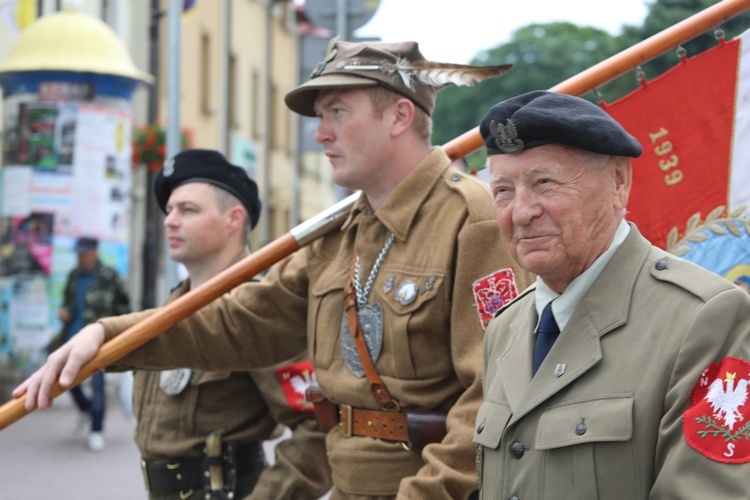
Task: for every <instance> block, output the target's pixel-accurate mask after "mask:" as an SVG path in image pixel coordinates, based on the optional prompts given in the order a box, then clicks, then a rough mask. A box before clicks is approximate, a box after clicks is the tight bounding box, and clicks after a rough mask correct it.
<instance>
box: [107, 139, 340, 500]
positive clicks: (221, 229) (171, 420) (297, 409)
mask: <svg viewBox="0 0 750 500" xmlns="http://www.w3.org/2000/svg"><path fill="white" fill-rule="evenodd" d="M154 195H155V196H156V201H157V203H158V205H159V207H160V208H161V210H162V211H163V212H164V213H165V214H166V218H165V220H164V227H165V233H166V238H167V244H168V246H169V255H170V257H171V258H172V259H173V260H175V261H176V262H181V263H182V264H184V265H185V267H186V269H187V271H188V275H189V276H188V278H187V279H185V280H184V281H183V282H181V283H180V284H178V285H177V286H176V287H175V288H174V289H173V291H172V293H171V296H170V297H169V299H168V301H167V302H168V303H169V302H172V301H174V300H176V299H178V298H179V297H182V296H183V295H185V294H186V293H188V292H189V291H190V290H192V289H194V288H197V287H199V286H200V285H202V284H203V283H205V282H206V281H208V280H209V279H211V278H212V277H213V276H215V275H216V274H218V273H219V272H221V271H223V270H224V269H226V268H227V267H229V266H231V265H232V264H235V263H236V262H238V261H239V260H241V259H243V258H244V257H246V256H247V255H248V254H249V251H248V246H247V245H248V237H249V235H250V231H251V230H252V229H253V228H254V227H255V225H256V224H257V223H258V218H259V217H260V211H261V202H260V200H259V198H258V187H257V185H256V183H255V181H253V180H252V179H251V178H250V177H248V175H247V172H246V171H245V170H244V169H242V168H240V167H238V166H235V165H232V164H231V163H229V162H228V161H227V160H226V158H225V157H224V155H222V154H221V153H219V152H218V151H214V150H209V149H189V150H187V151H183V152H181V153H179V154H177V155H176V156H175V157H174V158H172V159H171V160H169V161H167V162H166V163H165V165H164V167H163V168H162V169H161V170H160V171H159V173H158V175H157V176H156V180H155V182H154ZM303 354H304V353H303ZM298 358H299V357H298ZM303 362H304V360H303V359H301V358H299V359H292V360H289V361H287V362H286V363H284V364H282V365H278V366H274V367H271V368H268V369H263V370H255V371H252V372H248V371H227V370H221V371H211V372H207V371H199V370H190V369H187V368H177V369H173V370H165V371H153V370H137V368H142V366H141V365H140V364H139V363H138V362H137V361H134V360H132V359H130V360H126V361H124V362H119V363H118V362H115V363H114V364H113V365H111V366H110V367H109V369H110V370H126V369H132V368H136V371H135V377H134V385H133V395H134V412H135V415H136V417H137V420H138V424H137V426H136V430H135V441H136V444H137V445H138V449H139V450H140V453H141V467H142V469H143V475H144V479H145V483H146V489H147V491H148V495H149V498H150V499H151V500H185V499H188V498H196V499H203V498H206V495H224V496H222V497H221V498H229V497H228V496H226V495H229V493H231V494H232V495H233V497H234V498H249V499H258V500H260V499H264V500H268V499H279V500H281V499H287V498H298V499H301V500H303V499H309V500H315V499H317V498H319V497H320V496H321V495H323V494H325V493H326V492H327V491H328V490H329V489H330V487H331V478H330V476H331V471H330V467H329V466H328V461H327V460H326V456H325V433H323V432H321V431H320V430H318V429H317V425H316V422H315V418H314V417H313V416H312V415H311V413H310V411H309V408H305V407H304V406H301V405H298V404H296V401H294V400H291V401H289V400H287V397H286V396H285V393H286V391H285V388H284V387H283V385H284V384H286V385H289V379H286V380H282V379H281V378H280V377H279V373H282V372H289V373H292V372H291V371H290V369H292V368H293V367H294V366H296V365H298V364H301V363H303ZM307 365H309V361H308V362H306V365H301V366H307ZM309 369H310V370H311V367H310V368H309ZM278 423H281V424H283V425H284V426H286V427H288V428H291V429H293V432H292V434H291V437H289V439H286V440H284V441H283V442H281V443H280V444H279V445H278V446H277V448H276V460H275V462H274V464H273V466H272V467H270V468H267V465H266V460H265V453H264V451H263V441H264V440H268V439H270V438H272V437H275V434H274V433H275V431H276V428H277V425H278ZM217 431H220V432H221V436H220V438H219V437H218V436H216V435H215V433H216V432H217ZM218 439H220V440H221V442H222V448H223V454H222V459H221V460H219V461H218V464H219V467H220V468H221V469H223V470H222V474H225V475H226V477H231V479H230V480H229V481H226V482H224V483H223V484H222V486H221V488H220V491H218V492H217V491H213V490H212V487H211V485H210V484H209V483H208V482H207V481H206V475H205V473H206V471H207V464H208V461H209V458H208V456H207V449H208V447H207V441H210V440H218ZM231 470H234V471H236V474H234V475H233V476H230V474H229V472H230V471H231ZM214 489H216V488H214ZM210 498H214V496H210ZM216 498H218V497H216Z"/></svg>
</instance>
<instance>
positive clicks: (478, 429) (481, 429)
mask: <svg viewBox="0 0 750 500" xmlns="http://www.w3.org/2000/svg"><path fill="white" fill-rule="evenodd" d="M483 430H484V422H482V423H481V424H479V426H478V427H477V434H481V433H482V431H483Z"/></svg>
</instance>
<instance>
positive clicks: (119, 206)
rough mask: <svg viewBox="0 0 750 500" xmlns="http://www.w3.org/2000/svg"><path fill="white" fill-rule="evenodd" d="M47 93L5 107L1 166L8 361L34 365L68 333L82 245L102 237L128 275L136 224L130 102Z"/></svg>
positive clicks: (17, 97)
mask: <svg viewBox="0 0 750 500" xmlns="http://www.w3.org/2000/svg"><path fill="white" fill-rule="evenodd" d="M41 87H42V85H40V92H39V94H37V93H34V92H25V91H24V92H19V93H15V94H13V95H9V96H6V98H5V100H4V101H3V108H2V113H3V117H2V120H3V126H4V130H5V133H4V134H3V136H2V165H0V285H2V286H0V354H3V353H6V354H7V353H8V352H9V351H12V353H13V355H14V358H16V359H28V360H32V361H33V360H34V359H36V357H37V355H38V354H39V350H40V349H41V348H42V347H43V346H44V345H46V342H47V341H48V340H49V338H50V336H51V335H53V334H54V333H55V332H56V331H58V330H59V328H60V324H59V320H58V318H57V315H56V310H57V307H58V306H59V304H60V302H61V298H62V290H63V288H64V285H65V281H66V279H67V275H68V273H69V272H70V271H71V269H73V267H74V266H75V265H76V256H75V251H74V246H75V242H76V240H77V239H78V238H79V237H80V236H93V237H96V238H98V239H99V241H100V246H99V253H100V258H101V260H102V261H103V262H105V263H106V264H108V265H110V266H112V267H114V268H115V269H117V270H118V272H120V273H121V274H122V275H123V276H126V275H127V272H128V258H129V251H128V241H129V231H130V222H131V221H130V211H131V202H130V190H131V127H132V114H131V108H130V103H129V101H127V100H125V99H120V98H114V97H106V98H98V97H97V98H95V99H94V98H93V95H91V96H89V98H87V99H77V100H76V99H68V100H62V99H48V98H47V97H49V96H48V95H47V94H44V95H42V92H41ZM45 88H47V87H45ZM55 88H57V87H55ZM66 95H67V94H66ZM3 297H5V298H6V299H7V300H5V301H4V302H3ZM19 356H20V357H19Z"/></svg>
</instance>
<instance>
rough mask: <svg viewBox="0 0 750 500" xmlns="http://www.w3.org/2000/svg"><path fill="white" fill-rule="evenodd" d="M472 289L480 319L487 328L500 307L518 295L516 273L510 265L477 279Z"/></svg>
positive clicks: (483, 326)
mask: <svg viewBox="0 0 750 500" xmlns="http://www.w3.org/2000/svg"><path fill="white" fill-rule="evenodd" d="M471 289H472V293H473V294H474V305H475V306H476V308H477V312H478V313H479V321H480V322H481V323H482V328H484V329H485V330H486V329H487V326H488V325H489V324H490V320H491V319H492V317H493V316H494V315H495V313H496V312H497V311H498V309H500V308H501V307H503V306H504V305H505V304H507V303H508V302H510V301H511V300H513V299H514V298H516V297H517V296H518V288H517V287H516V275H515V273H514V272H513V269H511V268H510V267H508V268H506V269H500V270H499V271H496V272H494V273H492V274H490V275H489V276H485V277H484V278H480V279H478V280H476V281H475V282H474V283H473V284H472V285H471Z"/></svg>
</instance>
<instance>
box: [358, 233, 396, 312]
mask: <svg viewBox="0 0 750 500" xmlns="http://www.w3.org/2000/svg"><path fill="white" fill-rule="evenodd" d="M395 238H396V235H395V234H393V233H391V236H390V237H389V238H388V241H386V242H385V245H384V246H383V249H382V250H381V251H380V254H379V255H378V258H377V259H376V260H375V264H373V266H372V270H371V271H370V275H369V276H368V277H367V283H365V289H364V290H363V289H362V285H361V281H360V277H359V276H360V271H359V255H357V262H356V263H355V265H354V290H355V291H356V292H357V306H358V307H359V308H360V309H362V308H363V307H365V306H366V305H367V296H368V295H370V290H371V289H372V284H373V283H374V282H375V278H376V277H377V275H378V271H380V266H381V265H382V264H383V261H384V260H385V256H386V254H387V253H388V250H390V248H391V245H392V244H393V240H394V239H395Z"/></svg>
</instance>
